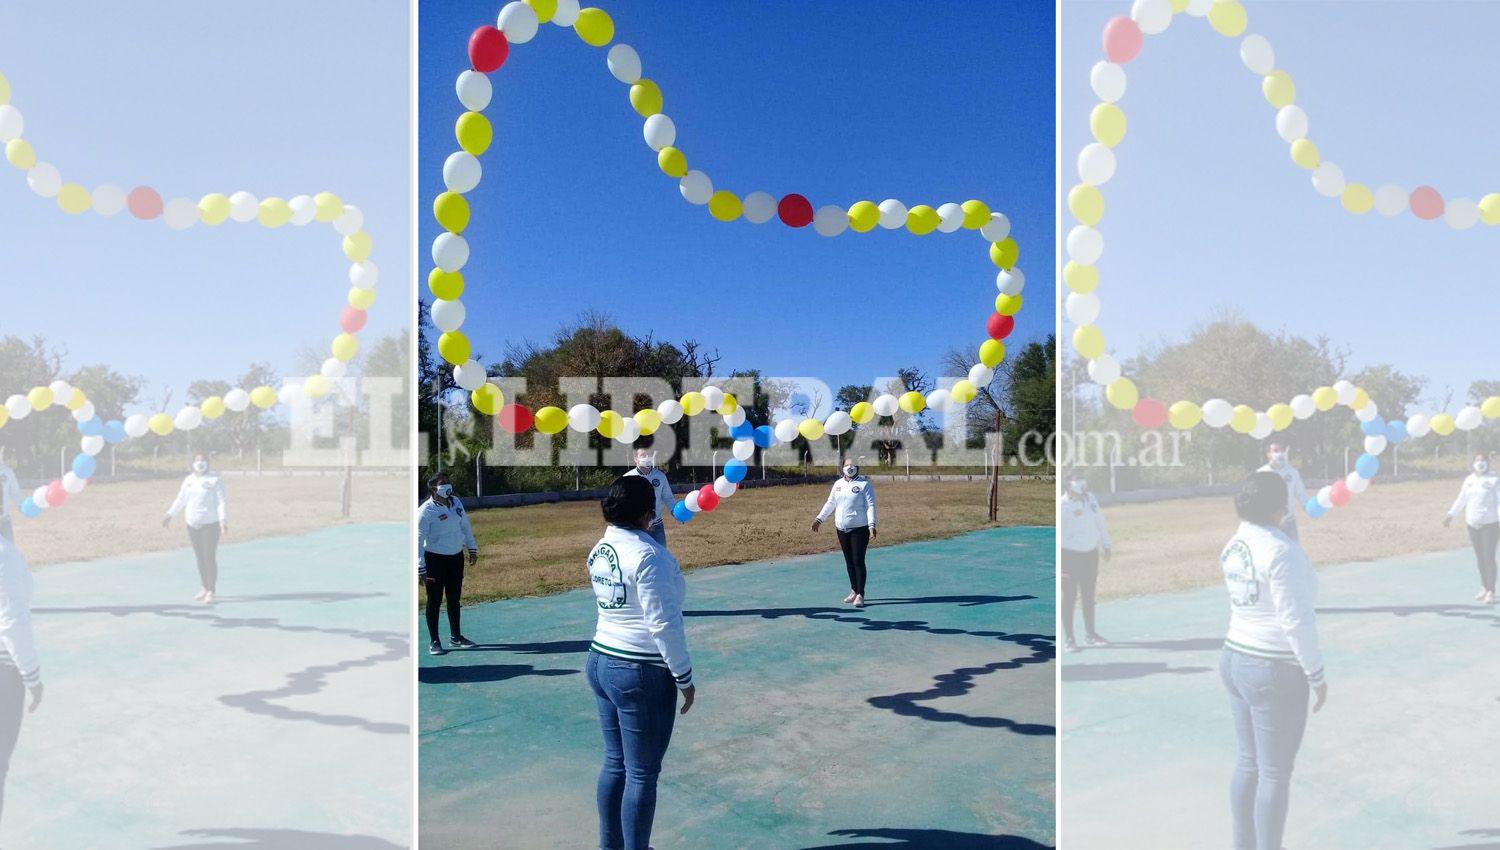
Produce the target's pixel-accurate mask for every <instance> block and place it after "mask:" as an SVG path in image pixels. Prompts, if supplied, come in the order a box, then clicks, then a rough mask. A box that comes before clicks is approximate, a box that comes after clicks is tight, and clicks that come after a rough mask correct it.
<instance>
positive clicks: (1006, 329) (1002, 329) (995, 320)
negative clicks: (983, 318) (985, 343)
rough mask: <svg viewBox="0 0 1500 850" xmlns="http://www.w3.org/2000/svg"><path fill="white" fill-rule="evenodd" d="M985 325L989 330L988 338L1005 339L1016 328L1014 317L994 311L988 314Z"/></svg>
mask: <svg viewBox="0 0 1500 850" xmlns="http://www.w3.org/2000/svg"><path fill="white" fill-rule="evenodd" d="M985 327H986V329H988V330H989V332H990V339H1005V338H1006V337H1008V336H1010V332H1011V331H1013V330H1015V329H1016V317H1015V316H1002V315H1001V314H999V313H995V314H994V315H992V316H990V321H989V323H988V324H987V325H985Z"/></svg>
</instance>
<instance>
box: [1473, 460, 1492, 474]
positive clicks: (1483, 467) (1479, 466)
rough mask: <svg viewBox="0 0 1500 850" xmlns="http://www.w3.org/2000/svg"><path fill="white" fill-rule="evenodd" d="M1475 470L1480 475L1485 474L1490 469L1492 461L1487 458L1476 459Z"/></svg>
mask: <svg viewBox="0 0 1500 850" xmlns="http://www.w3.org/2000/svg"><path fill="white" fill-rule="evenodd" d="M1474 471H1475V472H1477V473H1479V474H1480V475H1483V474H1485V473H1486V472H1489V471H1490V462H1489V461H1487V460H1476V461H1474Z"/></svg>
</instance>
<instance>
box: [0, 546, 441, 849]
mask: <svg viewBox="0 0 1500 850" xmlns="http://www.w3.org/2000/svg"><path fill="white" fill-rule="evenodd" d="M185 537H186V535H185V534H184V538H185ZM408 539H409V538H408V531H407V528H406V526H405V524H401V523H393V524H370V525H345V526H337V527H332V528H328V529H325V530H322V531H318V532H315V533H312V534H305V535H298V536H295V537H282V538H266V539H260V540H254V541H248V542H242V543H241V542H235V541H234V538H232V537H231V538H229V539H228V540H227V541H226V543H225V545H224V546H223V547H222V548H221V549H220V553H219V569H220V578H219V598H220V602H219V604H218V605H216V606H213V607H208V606H204V605H201V604H199V603H195V602H193V601H192V596H193V593H194V592H196V591H197V589H198V584H197V570H196V568H195V567H194V565H193V556H192V553H191V551H189V550H186V549H183V550H179V551H173V552H160V553H156V554H150V555H136V556H130V557H120V558H108V559H103V560H98V561H92V562H88V563H77V564H59V565H54V566H48V567H43V568H41V569H40V570H38V571H36V574H35V575H36V597H35V600H34V603H33V622H34V625H35V628H36V633H37V643H38V645H39V647H40V652H41V656H42V674H43V678H44V681H45V684H46V693H45V696H44V700H43V702H42V705H41V707H40V708H39V709H38V711H37V712H36V713H35V714H31V715H27V716H26V718H25V720H24V722H23V725H22V728H21V739H20V743H19V745H18V746H17V748H16V753H15V757H14V758H13V759H12V762H11V773H10V779H9V782H8V783H7V788H6V799H5V813H4V820H3V823H0V846H4V847H6V848H11V847H16V848H69V850H75V848H76V849H77V850H82V848H111V850H120V848H129V850H136V848H160V849H161V850H168V848H170V850H200V848H201V849H202V850H207V848H240V849H241V850H242V849H243V848H253V850H394V848H403V847H407V846H409V845H410V843H411V834H412V828H411V826H412V825H411V814H410V811H411V806H410V803H409V800H410V797H411V734H410V726H411V711H412V702H411V698H412V687H413V686H412V683H411V670H412V668H411V661H410V649H409V646H408V643H409V640H408V630H409V628H410V623H411V610H412V609H411V605H412V599H413V591H412V590H411V588H412V587H413V581H412V579H411V571H412V566H411V563H410V560H411V559H410V558H408V557H407V556H406V552H407V551H408V547H409V544H408ZM184 543H186V540H185V539H184Z"/></svg>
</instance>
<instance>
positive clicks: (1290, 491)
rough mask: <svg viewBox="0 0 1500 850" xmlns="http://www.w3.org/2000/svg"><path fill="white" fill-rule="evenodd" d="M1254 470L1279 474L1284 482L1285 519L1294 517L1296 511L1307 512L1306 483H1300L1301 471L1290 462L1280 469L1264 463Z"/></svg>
mask: <svg viewBox="0 0 1500 850" xmlns="http://www.w3.org/2000/svg"><path fill="white" fill-rule="evenodd" d="M1256 472H1274V473H1276V474H1277V475H1280V476H1281V480H1282V481H1285V482H1286V517H1285V519H1296V518H1297V511H1299V510H1301V511H1302V512H1303V513H1306V512H1307V485H1306V484H1303V483H1302V473H1300V472H1298V471H1297V470H1296V469H1295V468H1294V467H1293V466H1292V465H1291V464H1290V463H1288V464H1286V465H1284V466H1282V467H1281V468H1280V469H1277V468H1276V467H1274V466H1272V465H1270V464H1269V463H1268V464H1265V465H1264V466H1262V467H1261V468H1260V469H1257V470H1256Z"/></svg>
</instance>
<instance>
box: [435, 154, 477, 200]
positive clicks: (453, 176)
mask: <svg viewBox="0 0 1500 850" xmlns="http://www.w3.org/2000/svg"><path fill="white" fill-rule="evenodd" d="M483 176H484V168H483V167H481V166H480V164H479V160H478V159H475V158H474V156H473V155H472V154H469V153H467V152H465V151H454V152H453V153H452V154H450V155H449V156H448V158H447V159H446V160H444V161H443V185H444V186H447V187H448V191H450V192H457V193H459V194H460V195H462V194H464V193H465V192H472V191H474V187H475V186H478V185H479V180H480V178H481V177H483Z"/></svg>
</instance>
